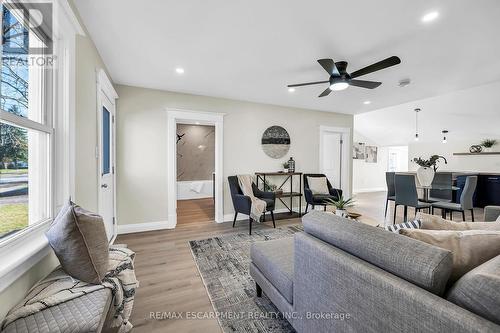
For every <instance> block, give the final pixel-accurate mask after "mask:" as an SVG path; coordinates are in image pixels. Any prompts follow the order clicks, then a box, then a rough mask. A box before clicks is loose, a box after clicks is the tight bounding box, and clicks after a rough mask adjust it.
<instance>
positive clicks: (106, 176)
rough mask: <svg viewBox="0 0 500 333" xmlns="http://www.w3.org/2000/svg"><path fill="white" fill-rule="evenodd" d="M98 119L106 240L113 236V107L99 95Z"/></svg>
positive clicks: (101, 212)
mask: <svg viewBox="0 0 500 333" xmlns="http://www.w3.org/2000/svg"><path fill="white" fill-rule="evenodd" d="M100 100H101V107H100V112H99V114H98V117H99V124H100V126H99V127H100V130H99V171H100V173H99V176H100V177H99V179H100V184H99V215H101V216H102V217H103V219H104V225H105V226H106V233H107V235H108V240H111V239H112V238H113V237H114V235H115V225H114V224H115V197H114V195H115V177H114V173H115V167H114V165H115V135H114V133H115V105H114V103H112V102H111V101H110V100H109V99H108V97H107V96H106V94H104V93H101V98H100Z"/></svg>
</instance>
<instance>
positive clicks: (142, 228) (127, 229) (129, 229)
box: [118, 221, 175, 235]
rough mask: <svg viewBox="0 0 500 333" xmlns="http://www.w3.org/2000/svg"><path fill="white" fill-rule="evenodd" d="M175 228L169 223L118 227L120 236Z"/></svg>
mask: <svg viewBox="0 0 500 333" xmlns="http://www.w3.org/2000/svg"><path fill="white" fill-rule="evenodd" d="M174 228H175V225H172V224H171V223H168V221H159V222H145V223H134V224H120V225H119V226H118V235H124V234H133V233H136V232H146V231H154V230H165V229H174Z"/></svg>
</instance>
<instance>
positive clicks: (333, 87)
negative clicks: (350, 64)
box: [330, 82, 349, 91]
mask: <svg viewBox="0 0 500 333" xmlns="http://www.w3.org/2000/svg"><path fill="white" fill-rule="evenodd" d="M348 87H349V83H347V82H335V83H332V85H331V86H330V90H332V91H340V90H345V89H347V88H348Z"/></svg>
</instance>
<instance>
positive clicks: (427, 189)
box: [417, 184, 460, 202]
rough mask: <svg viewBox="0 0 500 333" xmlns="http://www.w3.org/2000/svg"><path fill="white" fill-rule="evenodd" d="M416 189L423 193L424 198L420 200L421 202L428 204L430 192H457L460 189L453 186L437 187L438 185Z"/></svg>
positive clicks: (418, 186)
mask: <svg viewBox="0 0 500 333" xmlns="http://www.w3.org/2000/svg"><path fill="white" fill-rule="evenodd" d="M417 188H418V189H421V190H422V191H423V194H424V196H423V198H422V200H421V201H423V202H430V200H429V193H430V191H431V190H440V191H457V190H459V189H460V187H457V186H453V185H439V184H433V185H430V186H423V185H417Z"/></svg>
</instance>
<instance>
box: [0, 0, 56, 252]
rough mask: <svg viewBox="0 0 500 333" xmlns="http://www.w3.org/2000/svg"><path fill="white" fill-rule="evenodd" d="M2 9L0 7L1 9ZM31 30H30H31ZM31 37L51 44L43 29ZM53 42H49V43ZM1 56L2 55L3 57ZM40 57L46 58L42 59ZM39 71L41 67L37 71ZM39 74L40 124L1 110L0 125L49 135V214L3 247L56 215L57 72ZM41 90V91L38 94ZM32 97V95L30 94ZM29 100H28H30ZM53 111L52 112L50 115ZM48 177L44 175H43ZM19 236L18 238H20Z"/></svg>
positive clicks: (42, 70) (4, 240) (0, 241)
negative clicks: (55, 125)
mask: <svg viewBox="0 0 500 333" xmlns="http://www.w3.org/2000/svg"><path fill="white" fill-rule="evenodd" d="M0 5H2V6H5V7H6V8H7V9H9V10H10V9H11V8H12V7H11V6H10V5H9V3H8V2H5V1H1V0H0ZM16 5H18V6H23V7H25V8H28V7H26V6H25V5H24V4H23V3H16ZM0 9H1V7H0ZM11 14H12V15H13V16H15V17H16V19H17V20H18V21H19V22H21V24H26V22H23V21H24V19H23V18H20V17H18V16H17V15H16V13H15V12H14V11H11ZM1 23H2V22H1V18H0V24H1ZM28 29H30V28H28ZM1 32H2V31H1V30H0V35H1ZM29 33H30V35H31V34H33V35H34V37H36V38H39V39H40V38H45V39H44V40H43V41H42V42H45V41H46V40H50V39H51V37H50V36H47V34H46V33H45V31H43V30H42V29H41V28H38V29H36V28H35V29H31V30H30V31H29ZM52 42H53V41H52V40H50V43H52ZM0 56H1V55H0ZM40 56H46V55H45V54H44V55H40ZM29 57H30V54H29V53H28V58H29ZM37 69H38V67H37ZM39 70H40V74H41V76H42V77H41V80H40V84H41V86H40V87H36V89H37V92H39V93H40V95H41V99H40V101H39V102H40V105H39V107H40V121H34V120H31V119H29V118H28V117H27V116H26V117H23V116H19V115H16V114H13V113H10V112H8V111H5V110H3V109H1V108H0V120H1V122H3V123H5V124H7V125H10V126H15V127H18V128H21V129H24V130H27V131H36V132H38V133H42V134H46V135H47V136H48V140H47V152H46V153H47V165H46V168H47V170H43V169H42V170H41V171H42V172H41V173H40V177H46V178H47V179H46V184H47V186H48V187H47V189H46V190H45V191H44V192H45V194H46V195H47V197H46V198H45V200H46V207H45V212H46V214H47V217H46V218H43V219H41V220H39V221H29V220H28V225H27V226H26V227H25V228H23V229H22V230H18V231H16V232H15V233H13V234H12V235H9V236H7V237H5V238H1V239H0V246H1V245H2V244H4V243H7V242H9V239H11V238H17V237H16V236H18V237H23V236H22V235H23V234H25V233H24V231H26V232H30V231H31V230H34V229H36V228H35V227H36V226H37V225H38V224H44V223H45V224H47V223H48V222H50V221H51V220H52V218H53V214H54V207H53V195H52V194H53V189H54V187H53V176H54V174H55V173H54V170H53V167H54V158H55V154H54V127H53V123H52V122H53V119H54V118H55V115H54V114H53V113H54V112H55V108H54V107H53V104H52V96H53V95H54V93H55V91H54V90H55V89H54V88H55V87H54V85H53V82H54V81H53V80H52V78H53V75H54V69H52V68H47V66H44V67H41V68H40V69H39ZM31 83H32V82H30V78H29V77H28V84H31ZM38 89H39V90H38ZM28 92H30V86H28ZM28 96H30V94H28ZM28 100H29V99H28ZM50 110H52V111H50ZM28 149H29V143H28ZM30 172H32V171H28V175H30ZM44 173H45V175H43V174H44ZM18 234H19V235H18Z"/></svg>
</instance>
